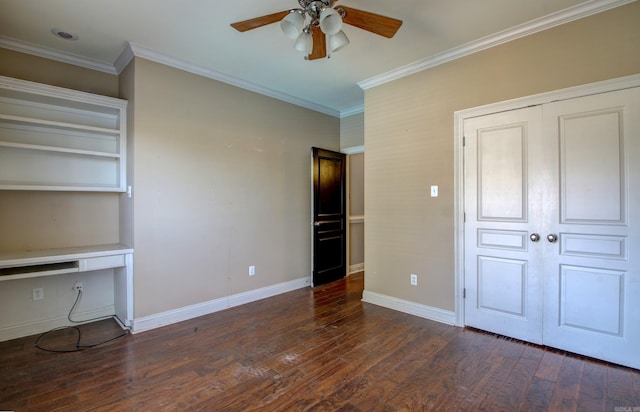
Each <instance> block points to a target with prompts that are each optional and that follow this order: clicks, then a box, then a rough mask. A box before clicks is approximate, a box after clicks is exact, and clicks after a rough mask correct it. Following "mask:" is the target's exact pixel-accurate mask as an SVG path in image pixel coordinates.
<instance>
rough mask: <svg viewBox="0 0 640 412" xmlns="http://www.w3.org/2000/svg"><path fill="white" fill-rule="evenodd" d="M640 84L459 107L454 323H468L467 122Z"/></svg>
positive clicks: (639, 79) (607, 84)
mask: <svg viewBox="0 0 640 412" xmlns="http://www.w3.org/2000/svg"><path fill="white" fill-rule="evenodd" d="M639 86H640V74H634V75H630V76H624V77H619V78H615V79H610V80H604V81H600V82H595V83H588V84H584V85H580V86H575V87H569V88H565V89H560V90H554V91H551V92H545V93H540V94H535V95H531V96H525V97H520V98H516V99H511V100H506V101H503V102H498V103H491V104H487V105H483V106H478V107H473V108H469V109H463V110H458V111H456V112H454V114H453V138H454V140H453V156H454V172H453V174H454V176H453V179H454V183H453V185H454V195H453V197H454V200H453V207H454V258H455V262H454V279H455V284H454V290H455V298H454V299H455V301H454V304H455V307H454V310H455V325H456V326H461V327H462V326H465V324H466V323H465V319H464V273H465V268H464V150H463V146H464V145H463V139H464V136H463V134H464V121H465V120H466V119H469V118H472V117H478V116H484V115H488V114H494V113H500V112H505V111H509V110H515V109H521V108H524V107H528V106H536V105H542V104H545V103H551V102H553V101H558V100H567V99H573V98H576V97H584V96H589V95H594V94H600V93H606V92H612V91H615V90H623V89H628V88H631V87H639Z"/></svg>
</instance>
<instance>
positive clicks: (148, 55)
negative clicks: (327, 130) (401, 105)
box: [116, 42, 340, 117]
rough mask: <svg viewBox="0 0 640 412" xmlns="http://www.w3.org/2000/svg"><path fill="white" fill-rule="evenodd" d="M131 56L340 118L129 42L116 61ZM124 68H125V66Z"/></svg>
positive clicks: (335, 113) (305, 102)
mask: <svg viewBox="0 0 640 412" xmlns="http://www.w3.org/2000/svg"><path fill="white" fill-rule="evenodd" d="M127 49H130V50H131V52H129V51H128V50H127ZM133 56H135V57H140V58H143V59H146V60H150V61H153V62H156V63H160V64H164V65H165V66H170V67H173V68H176V69H179V70H183V71H186V72H189V73H193V74H197V75H199V76H203V77H206V78H209V79H213V80H217V81H219V82H223V83H227V84H230V85H232V86H236V87H239V88H241V89H245V90H249V91H252V92H255V93H259V94H262V95H265V96H268V97H272V98H274V99H278V100H282V101H284V102H287V103H291V104H294V105H296V106H301V107H304V108H307V109H310V110H314V111H316V112H320V113H324V114H327V115H329V116H333V117H340V112H339V111H338V110H334V109H331V108H329V107H326V106H322V105H319V104H315V103H312V102H310V101H308V100H303V99H299V98H297V97H294V96H291V95H289V94H286V93H281V92H278V91H276V90H272V89H269V88H267V87H263V86H260V85H258V84H255V83H251V82H248V81H245V80H242V79H239V78H237V77H234V76H230V75H228V74H225V73H221V72H218V71H215V70H211V69H209V68H206V67H203V66H198V65H195V64H191V63H188V62H185V61H182V60H179V59H176V58H173V57H171V56H168V55H165V54H163V53H159V52H157V51H155V50H152V49H149V48H146V47H143V46H140V45H138V44H135V43H131V42H130V43H129V45H128V47H127V48H125V50H124V51H123V52H122V54H121V55H120V57H118V59H117V60H116V61H117V62H119V65H122V63H123V62H125V61H127V59H128V58H130V57H131V58H132V57H133ZM127 64H128V61H127ZM124 66H126V64H125V65H124ZM123 68H124V67H123Z"/></svg>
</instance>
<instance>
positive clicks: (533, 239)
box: [529, 233, 540, 242]
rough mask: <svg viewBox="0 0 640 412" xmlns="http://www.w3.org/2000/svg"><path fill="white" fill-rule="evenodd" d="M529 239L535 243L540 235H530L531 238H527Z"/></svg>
mask: <svg viewBox="0 0 640 412" xmlns="http://www.w3.org/2000/svg"><path fill="white" fill-rule="evenodd" d="M529 239H531V241H532V242H537V241H538V240H540V235H539V234H537V233H532V234H531V236H529Z"/></svg>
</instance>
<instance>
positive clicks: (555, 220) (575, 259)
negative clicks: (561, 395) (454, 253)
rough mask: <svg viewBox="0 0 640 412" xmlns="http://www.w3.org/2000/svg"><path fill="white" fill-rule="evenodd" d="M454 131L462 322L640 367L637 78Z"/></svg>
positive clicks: (486, 118) (488, 117) (639, 122)
mask: <svg viewBox="0 0 640 412" xmlns="http://www.w3.org/2000/svg"><path fill="white" fill-rule="evenodd" d="M464 135H465V140H466V144H465V147H464V210H465V227H464V233H465V234H464V242H465V244H464V251H465V257H464V264H465V268H464V276H465V281H464V286H465V289H466V290H465V292H466V299H465V304H464V307H465V312H464V314H465V323H466V324H467V325H469V326H473V327H477V328H480V329H484V330H488V331H492V332H496V333H499V334H503V335H507V336H511V337H514V338H518V339H522V340H525V341H529V342H534V343H538V344H543V345H547V346H552V347H556V348H561V349H565V350H568V351H571V352H576V353H580V354H584V355H587V356H592V357H595V358H599V359H603V360H608V361H611V362H615V363H619V364H623V365H627V366H631V367H634V368H640V88H637V87H636V88H631V89H626V90H622V91H615V92H609V93H603V94H598V95H593V96H588V97H581V98H575V99H570V100H564V101H559V102H553V103H549V104H544V105H540V106H534V107H527V108H523V109H519V110H513V111H508V112H503V113H497V114H491V115H486V116H482V117H476V118H471V119H465V121H464Z"/></svg>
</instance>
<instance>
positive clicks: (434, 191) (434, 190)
mask: <svg viewBox="0 0 640 412" xmlns="http://www.w3.org/2000/svg"><path fill="white" fill-rule="evenodd" d="M431 197H438V186H431Z"/></svg>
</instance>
